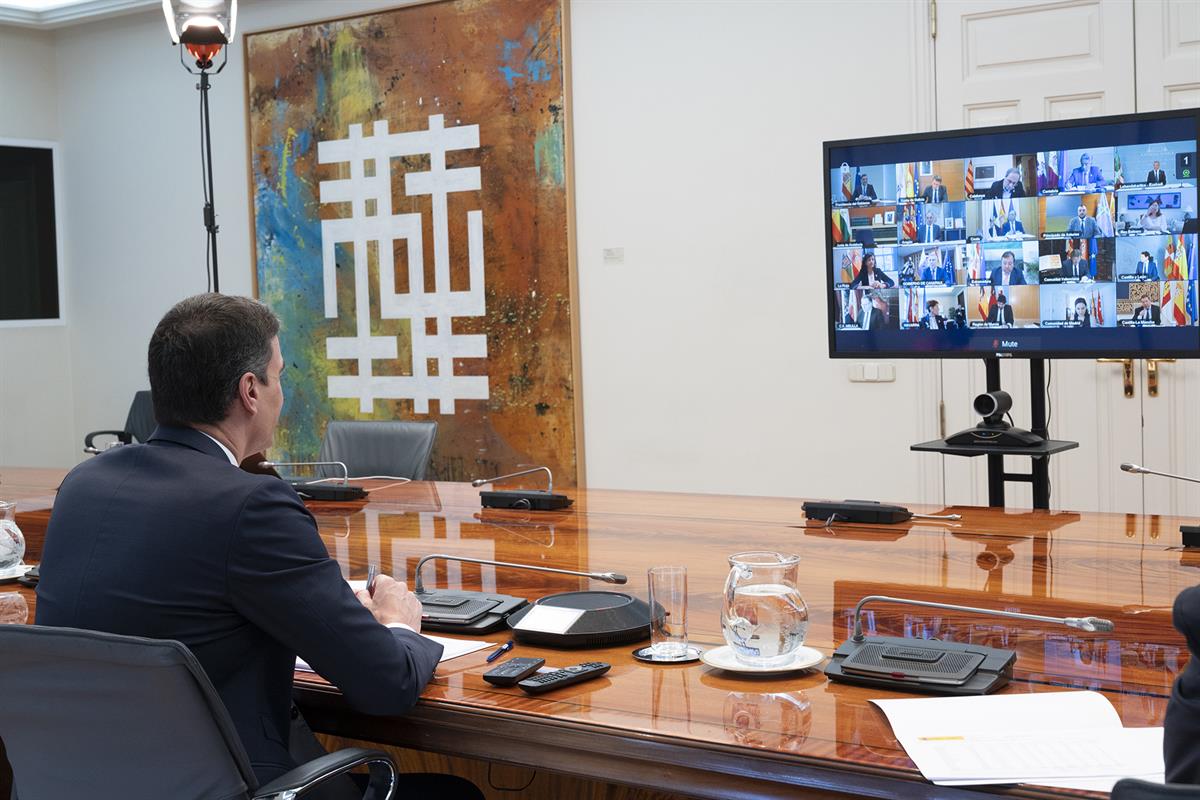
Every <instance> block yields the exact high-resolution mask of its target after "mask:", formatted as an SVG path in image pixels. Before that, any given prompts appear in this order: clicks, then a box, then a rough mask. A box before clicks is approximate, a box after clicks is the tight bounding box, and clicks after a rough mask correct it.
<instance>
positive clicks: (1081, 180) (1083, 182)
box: [1067, 153, 1104, 189]
mask: <svg viewBox="0 0 1200 800" xmlns="http://www.w3.org/2000/svg"><path fill="white" fill-rule="evenodd" d="M1103 185H1104V173H1103V172H1102V171H1101V170H1100V168H1099V167H1094V166H1092V157H1091V156H1090V155H1088V154H1087V153H1084V154H1083V155H1081V156H1080V157H1079V166H1078V167H1076V168H1075V169H1073V170H1071V174H1070V176H1069V177H1068V178H1067V188H1068V189H1091V188H1093V187H1096V188H1099V187H1101V186H1103Z"/></svg>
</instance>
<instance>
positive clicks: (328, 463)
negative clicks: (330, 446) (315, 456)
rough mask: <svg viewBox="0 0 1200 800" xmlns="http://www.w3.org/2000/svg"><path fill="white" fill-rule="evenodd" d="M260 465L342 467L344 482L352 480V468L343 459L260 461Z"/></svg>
mask: <svg viewBox="0 0 1200 800" xmlns="http://www.w3.org/2000/svg"><path fill="white" fill-rule="evenodd" d="M258 466H259V467H260V468H262V469H267V468H271V469H274V468H275V467H341V468H342V483H343V484H346V483H348V482H349V481H350V470H349V469H348V468H347V467H346V465H345V463H343V462H341V461H260V462H258Z"/></svg>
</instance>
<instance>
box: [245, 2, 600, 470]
mask: <svg viewBox="0 0 1200 800" xmlns="http://www.w3.org/2000/svg"><path fill="white" fill-rule="evenodd" d="M564 10H565V9H564V6H563V3H562V2H561V0H456V1H454V2H450V1H448V0H447V1H444V2H436V3H427V4H421V5H414V6H407V7H404V8H400V9H396V10H391V11H384V12H379V13H374V14H368V15H364V16H359V17H353V18H347V19H339V20H332V21H329V22H322V23H316V24H309V25H303V26H299V27H294V28H288V29H285V30H276V31H267V32H262V33H253V34H250V35H248V36H247V37H246V39H245V55H246V74H247V77H246V81H247V87H246V89H247V91H246V94H247V98H248V103H249V120H250V130H249V150H250V167H251V183H252V185H251V189H252V192H253V204H254V206H253V224H254V231H253V243H254V261H255V280H256V287H257V293H258V296H259V298H260V299H261V300H262V301H263V302H265V303H267V304H268V305H269V306H270V307H271V308H272V309H273V310H274V311H275V312H276V314H278V315H279V317H280V320H281V322H282V331H281V333H280V345H281V347H282V349H283V354H284V359H285V362H286V363H287V369H286V373H285V381H286V382H285V387H284V388H285V397H286V400H285V404H284V409H283V414H282V417H281V420H280V428H279V432H278V433H277V435H276V439H275V446H274V449H273V450H272V456H273V457H274V458H276V459H278V460H291V461H303V460H311V459H313V458H315V456H316V454H317V452H318V450H319V447H320V441H321V436H322V434H323V431H324V428H325V425H326V423H327V422H328V421H329V420H331V419H376V420H380V419H418V420H422V419H429V420H436V421H437V422H438V425H439V430H438V440H437V444H436V446H435V449H434V453H433V460H432V464H431V469H430V477H432V478H434V479H437V480H465V479H471V478H475V477H484V478H485V477H488V476H491V475H496V474H500V473H503V472H511V471H514V470H516V469H519V468H520V467H522V466H527V465H545V466H548V467H550V468H551V469H552V470H553V472H554V476H555V479H556V481H557V482H559V483H561V484H563V485H567V486H570V485H574V484H576V483H577V482H578V481H579V480H580V479H581V476H580V474H579V472H580V469H581V455H580V444H581V443H580V441H579V438H578V437H579V435H580V433H581V430H582V425H581V420H580V418H579V411H580V407H579V402H578V398H577V386H578V380H577V371H576V370H577V366H578V352H579V350H578V328H577V323H576V313H577V309H576V305H575V300H574V292H575V289H574V287H575V276H574V263H573V254H572V252H571V249H572V247H573V240H572V238H571V225H572V220H571V211H572V208H571V203H570V191H571V187H570V185H569V178H570V169H569V149H568V147H569V128H568V117H567V108H566V102H565V101H566V92H565V86H566V61H565V53H564V47H565V42H566V31H565V20H564Z"/></svg>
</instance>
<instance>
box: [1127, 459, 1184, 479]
mask: <svg viewBox="0 0 1200 800" xmlns="http://www.w3.org/2000/svg"><path fill="white" fill-rule="evenodd" d="M1121 470H1122V471H1123V472H1132V473H1134V474H1135V475H1158V476H1161V477H1163V478H1171V479H1172V480H1177V481H1189V482H1191V483H1200V478H1189V477H1188V476H1187V475H1175V474H1173V473H1170V472H1159V471H1158V470H1154V469H1147V468H1146V467H1143V466H1141V465H1139V464H1131V463H1129V462H1128V461H1126V462H1125V463H1123V464H1122V465H1121Z"/></svg>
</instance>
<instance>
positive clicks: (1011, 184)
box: [983, 167, 1025, 200]
mask: <svg viewBox="0 0 1200 800" xmlns="http://www.w3.org/2000/svg"><path fill="white" fill-rule="evenodd" d="M1024 196H1025V187H1024V185H1022V183H1021V171H1020V170H1018V169H1017V168H1016V167H1009V168H1008V171H1007V172H1005V173H1004V178H1003V179H1002V180H998V181H995V182H993V183H992V185H991V187H990V188H989V189H988V190H987V191H986V192H984V194H983V197H984V199H985V200H1008V199H1010V198H1013V197H1024Z"/></svg>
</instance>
